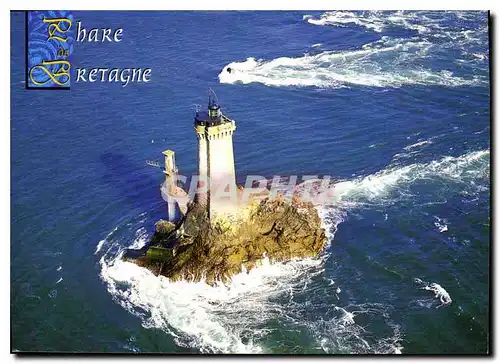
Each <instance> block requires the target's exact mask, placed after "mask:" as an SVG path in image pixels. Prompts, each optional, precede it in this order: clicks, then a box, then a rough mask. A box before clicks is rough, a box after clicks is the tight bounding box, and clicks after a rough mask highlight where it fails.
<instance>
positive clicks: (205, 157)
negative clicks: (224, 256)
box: [194, 90, 237, 219]
mask: <svg viewBox="0 0 500 364" xmlns="http://www.w3.org/2000/svg"><path fill="white" fill-rule="evenodd" d="M194 129H195V132H196V136H197V137H198V174H199V181H200V182H199V185H198V186H199V188H198V191H199V193H198V194H197V196H196V200H197V203H200V204H206V205H207V209H208V213H209V217H210V219H213V218H214V217H215V216H216V215H220V214H230V213H234V212H235V210H236V206H237V201H236V199H237V198H236V196H237V190H236V178H235V170H234V154H233V132H234V130H235V129H236V124H235V122H234V120H231V119H229V118H228V117H227V116H225V115H223V114H222V112H221V109H220V105H219V104H218V102H217V98H216V96H215V93H214V92H213V91H212V90H209V97H208V110H207V111H202V110H200V111H197V112H196V116H195V120H194Z"/></svg>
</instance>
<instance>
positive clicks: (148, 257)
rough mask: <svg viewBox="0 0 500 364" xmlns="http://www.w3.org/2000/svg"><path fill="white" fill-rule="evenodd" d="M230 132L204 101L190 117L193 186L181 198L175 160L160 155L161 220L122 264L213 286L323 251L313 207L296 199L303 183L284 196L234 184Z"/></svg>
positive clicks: (270, 188)
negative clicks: (164, 212)
mask: <svg viewBox="0 0 500 364" xmlns="http://www.w3.org/2000/svg"><path fill="white" fill-rule="evenodd" d="M235 129H236V127H235V122H234V121H233V120H231V119H229V118H227V117H226V116H224V115H222V113H221V112H220V107H219V105H218V104H217V102H216V101H215V99H214V98H211V97H209V108H208V113H206V112H200V111H197V113H196V117H195V131H196V133H197V136H198V141H199V145H198V152H199V153H198V156H199V158H198V169H199V175H198V176H196V177H197V178H196V183H193V180H192V181H191V187H193V186H194V187H195V188H190V192H191V193H187V192H185V190H184V189H183V188H182V187H181V186H180V185H179V180H180V178H179V175H178V171H177V167H176V165H175V158H174V153H173V152H172V151H165V152H164V155H165V170H164V173H165V175H166V179H165V182H164V183H163V184H162V186H161V192H162V196H163V198H164V199H165V200H166V201H167V206H168V218H167V219H166V220H160V221H158V222H156V224H155V233H154V234H153V236H152V238H151V239H150V241H149V242H148V244H146V246H145V247H143V248H142V249H140V250H128V251H127V252H126V253H125V255H124V257H123V259H125V260H127V261H132V262H134V263H136V264H137V265H139V266H141V267H145V268H148V269H149V270H151V271H152V272H154V273H155V274H156V275H163V276H166V277H168V278H170V279H172V280H179V279H184V280H187V281H205V282H206V283H208V284H214V283H216V282H227V281H229V280H230V279H231V277H232V276H233V275H234V274H237V273H240V272H242V271H244V270H246V271H248V270H250V269H252V268H254V267H255V266H256V265H258V264H259V262H260V261H261V260H262V259H264V258H268V259H269V260H270V261H287V260H290V259H293V258H305V257H312V256H316V255H318V254H319V253H320V252H321V251H322V250H323V248H324V246H325V243H326V237H325V231H324V229H323V228H322V224H321V219H320V217H319V215H318V212H317V210H316V208H315V207H314V204H313V203H312V202H311V201H309V200H306V199H303V198H302V197H301V196H303V192H304V184H302V185H299V186H296V187H294V186H292V187H290V185H289V184H288V185H285V188H284V189H283V188H276V186H280V187H283V185H282V184H279V183H278V184H276V183H274V184H273V183H271V181H269V180H261V181H255V179H252V180H251V183H249V185H248V186H237V185H236V183H235V173H234V157H233V148H232V133H233V131H234V130H235ZM247 181H248V180H247ZM255 182H258V186H257V187H256V186H255ZM247 184H248V183H247ZM310 186H312V184H310ZM297 187H299V188H297ZM316 187H317V186H316ZM192 190H194V191H192ZM306 190H307V191H308V192H310V190H311V189H310V188H307V189H306ZM316 193H318V191H316ZM190 196H192V198H191V197H190Z"/></svg>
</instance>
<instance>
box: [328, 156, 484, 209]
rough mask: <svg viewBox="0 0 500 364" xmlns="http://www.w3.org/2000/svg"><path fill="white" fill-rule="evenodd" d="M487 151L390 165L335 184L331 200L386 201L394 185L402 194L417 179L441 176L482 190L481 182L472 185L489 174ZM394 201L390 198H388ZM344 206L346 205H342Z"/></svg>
mask: <svg viewBox="0 0 500 364" xmlns="http://www.w3.org/2000/svg"><path fill="white" fill-rule="evenodd" d="M489 154H490V151H489V150H481V151H476V152H470V153H467V154H465V155H462V156H459V157H451V156H447V157H443V158H441V159H440V160H436V161H432V162H429V163H415V164H411V165H407V166H402V167H401V166H389V167H387V168H386V169H383V170H381V171H379V172H377V173H375V174H372V175H368V176H366V177H360V178H357V179H354V180H350V181H342V182H339V183H337V184H335V187H334V191H335V194H334V200H335V201H337V202H346V201H348V202H350V203H356V202H359V201H361V200H363V201H366V200H369V201H371V202H376V201H379V202H385V201H386V200H385V197H390V196H389V194H390V193H391V192H392V191H394V190H395V189H396V188H399V189H400V192H401V194H402V195H404V193H405V191H404V190H405V188H406V187H408V186H409V185H410V184H411V183H413V182H415V181H417V180H423V179H427V178H435V179H436V178H441V179H446V180H447V181H454V182H456V183H462V184H464V185H467V187H468V188H471V187H474V186H475V188H476V190H478V191H479V190H481V186H480V185H474V184H471V181H472V182H474V181H475V180H477V179H485V178H488V176H489V166H490V163H489ZM391 201H393V198H391ZM343 205H344V206H345V204H343Z"/></svg>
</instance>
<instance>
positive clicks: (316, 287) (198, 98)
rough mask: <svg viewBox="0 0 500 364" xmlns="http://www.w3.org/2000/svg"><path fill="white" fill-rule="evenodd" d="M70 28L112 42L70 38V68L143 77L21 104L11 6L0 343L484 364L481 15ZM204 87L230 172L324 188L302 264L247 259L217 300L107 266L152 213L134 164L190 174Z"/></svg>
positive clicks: (16, 22) (157, 205)
mask: <svg viewBox="0 0 500 364" xmlns="http://www.w3.org/2000/svg"><path fill="white" fill-rule="evenodd" d="M74 16H75V19H77V20H81V21H82V23H83V24H84V25H85V26H86V27H88V28H92V27H103V26H106V27H112V28H117V27H123V28H124V35H123V41H122V42H121V43H118V44H107V43H104V44H98V45H96V44H90V43H82V44H76V45H75V50H74V54H73V64H74V66H75V67H87V68H90V67H151V69H152V81H151V82H150V83H148V84H144V83H142V84H130V85H128V86H127V87H121V86H120V85H119V84H98V83H93V84H90V83H75V82H72V87H71V91H63V92H57V91H56V92H53V91H48V92H47V91H27V90H25V89H24V86H25V85H24V84H23V83H22V81H23V80H24V48H23V47H21V46H20V44H24V14H22V13H12V15H11V22H12V25H11V27H12V31H11V44H12V45H11V69H12V71H11V72H12V73H11V115H12V116H11V144H12V155H11V165H12V168H11V179H12V180H11V185H12V192H11V196H12V202H11V203H12V205H11V208H12V236H11V312H12V348H13V349H14V350H20V351H77V352H89V351H91V352H190V353H199V352H204V353H205V352H209V353H212V352H215V353H241V352H259V353H318V354H324V353H353V354H355V353H399V352H401V353H403V354H421V353H425V354H428V353H486V352H487V350H488V332H489V323H488V314H489V306H488V300H489V296H488V289H489V281H488V280H489V274H488V273H489V251H490V250H489V244H490V239H489V232H490V219H489V215H490V108H489V102H490V91H489V68H488V67H489V52H488V28H487V26H488V19H487V13H485V12H462V13H453V12H446V13H444V12H404V13H400V12H397V13H387V12H382V13H372V12H364V13H361V12H354V13H350V12H337V13H325V12H200V13H189V12H175V13H150V12H143V13H133V12H132V13H113V12H95V13H94V12H74ZM208 44H211V45H213V46H214V47H215V50H213V51H212V50H209V49H208V46H207V45H208ZM228 66H229V67H231V69H232V70H233V72H231V74H230V75H229V74H228V73H227V70H226V69H227V67H228ZM208 87H212V88H213V89H214V90H215V91H216V92H217V95H218V97H219V101H220V103H221V104H222V108H223V111H224V113H226V114H228V115H229V116H230V117H231V118H234V119H235V120H236V123H237V130H236V132H235V135H234V138H233V141H234V149H235V159H236V170H237V174H238V178H239V179H243V180H244V176H246V175H247V174H259V175H264V176H268V175H274V174H282V175H290V174H299V175H305V174H320V175H323V174H326V175H331V176H334V177H335V178H336V179H337V180H338V181H339V182H338V184H337V185H336V186H335V190H336V192H337V196H336V201H335V203H333V204H330V205H328V206H323V207H322V208H320V209H319V210H320V211H319V212H320V214H321V216H322V219H323V221H324V225H325V228H326V229H327V232H328V236H329V244H328V246H327V247H326V248H325V251H324V254H323V255H322V256H321V257H320V258H318V259H315V260H305V261H297V262H291V263H287V264H272V265H270V264H268V263H267V262H264V265H263V266H262V267H260V268H258V269H256V270H254V271H251V272H250V273H249V274H242V275H240V276H238V277H235V279H234V282H233V283H232V284H231V285H230V286H228V287H225V286H219V287H208V286H206V285H204V284H202V283H198V284H189V283H185V282H178V283H169V282H168V281H167V280H165V279H159V278H156V277H154V276H152V275H151V274H150V273H149V272H147V271H144V270H142V269H140V268H138V267H136V266H134V265H132V264H127V263H123V262H120V260H119V259H117V258H118V257H119V256H120V254H121V252H122V251H123V249H125V248H126V247H130V246H140V245H141V244H143V243H144V242H145V241H146V240H147V238H148V237H149V236H150V235H151V233H152V231H153V229H154V222H155V221H156V220H157V219H159V218H162V217H164V216H165V214H166V208H165V205H164V202H163V200H162V199H161V197H160V193H159V188H158V187H159V184H160V183H161V182H162V178H163V176H162V174H161V172H160V171H159V170H158V169H155V168H151V167H149V166H147V165H146V163H145V161H146V160H148V159H155V160H161V157H162V156H161V152H162V151H163V150H165V149H173V150H175V152H176V159H177V164H178V166H179V168H180V170H181V172H182V173H183V174H186V175H190V174H193V173H196V137H195V135H194V132H193V130H192V121H193V119H192V118H193V110H194V104H205V103H206V90H207V88H208ZM450 300H451V302H450Z"/></svg>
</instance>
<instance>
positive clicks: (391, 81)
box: [219, 11, 489, 88]
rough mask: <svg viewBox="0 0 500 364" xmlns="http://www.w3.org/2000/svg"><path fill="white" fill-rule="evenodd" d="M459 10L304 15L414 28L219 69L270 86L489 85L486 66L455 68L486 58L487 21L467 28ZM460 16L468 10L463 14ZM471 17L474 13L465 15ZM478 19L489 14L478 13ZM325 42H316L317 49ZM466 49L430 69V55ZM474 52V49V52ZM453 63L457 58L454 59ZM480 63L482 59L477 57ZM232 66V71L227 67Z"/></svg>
mask: <svg viewBox="0 0 500 364" xmlns="http://www.w3.org/2000/svg"><path fill="white" fill-rule="evenodd" d="M458 14H459V13H455V12H441V13H428V12H419V11H410V12H408V11H397V12H386V11H383V12H379V11H363V12H350V11H331V12H326V13H324V14H322V15H321V16H319V17H314V16H312V15H304V16H303V19H304V21H307V22H308V23H310V24H315V25H322V26H324V25H331V26H346V25H349V26H351V25H353V24H354V25H358V26H362V27H364V28H367V29H369V30H373V31H375V32H382V31H384V30H386V29H388V28H389V27H398V28H405V29H410V30H414V31H415V35H414V36H412V37H411V38H404V39H403V38H393V37H391V36H382V37H381V38H380V39H379V40H377V41H374V42H371V43H368V44H364V45H362V46H361V47H359V48H358V49H345V50H334V51H331V50H330V51H324V52H322V53H319V54H316V55H309V54H306V55H301V56H297V57H278V58H275V59H269V60H263V59H257V58H255V57H250V58H247V59H246V60H244V61H235V62H232V63H230V64H228V65H227V66H226V67H224V68H223V70H222V72H221V73H220V74H219V81H220V82H221V83H230V84H235V83H242V84H249V83H261V84H264V85H267V86H274V87H283V86H294V87H319V88H339V87H350V86H352V85H360V86H370V87H402V86H405V85H424V86H427V85H431V86H432V85H439V86H448V87H458V86H487V85H488V84H489V76H488V74H487V69H485V68H484V66H483V69H482V71H478V72H476V71H475V70H476V68H477V67H476V65H474V64H471V67H473V69H471V70H470V72H467V73H465V74H467V75H470V76H459V75H456V74H454V73H453V72H452V70H450V67H453V68H455V67H454V65H453V63H461V64H462V66H463V62H468V61H469V60H470V59H471V58H472V59H473V60H475V61H478V60H480V61H484V60H485V59H487V54H486V53H487V52H488V37H487V32H488V29H487V24H486V23H485V22H483V23H481V22H479V23H480V25H479V26H478V27H477V28H472V29H464V28H463V25H462V23H461V22H460V21H459V19H458ZM460 15H461V16H462V15H463V14H460ZM463 16H467V17H468V16H469V15H463ZM473 16H475V17H477V19H486V17H484V16H483V17H482V18H481V15H479V13H477V14H473ZM320 44H321V43H316V44H314V45H313V46H312V48H316V47H317V46H319V45H320ZM452 51H453V52H455V51H457V52H455V53H459V54H462V55H463V57H462V58H460V57H455V56H454V57H453V58H454V60H453V61H450V67H448V66H446V67H445V68H443V69H431V68H426V67H425V64H428V62H427V61H426V59H428V58H436V57H437V58H441V55H445V56H447V57H449V54H450V52H452ZM469 53H470V54H469ZM451 62H453V63H451ZM476 63H477V62H476ZM228 68H231V72H228V71H227V70H228Z"/></svg>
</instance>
